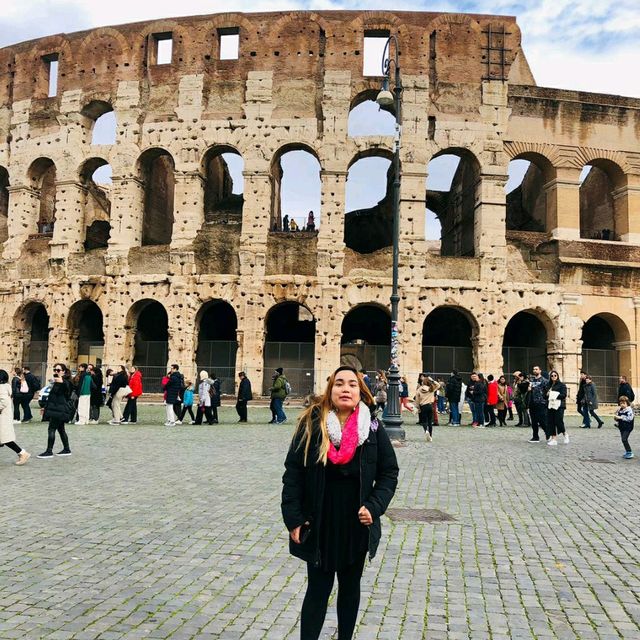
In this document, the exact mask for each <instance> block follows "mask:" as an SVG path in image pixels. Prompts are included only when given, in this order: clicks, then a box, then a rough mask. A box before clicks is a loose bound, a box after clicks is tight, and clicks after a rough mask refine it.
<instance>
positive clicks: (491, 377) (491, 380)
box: [487, 373, 493, 382]
mask: <svg viewBox="0 0 640 640" xmlns="http://www.w3.org/2000/svg"><path fill="white" fill-rule="evenodd" d="M487 380H488V381H489V382H493V374H491V373H490V374H489V375H488V376H487Z"/></svg>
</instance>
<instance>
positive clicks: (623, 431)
mask: <svg viewBox="0 0 640 640" xmlns="http://www.w3.org/2000/svg"><path fill="white" fill-rule="evenodd" d="M618 429H620V438H622V445H623V446H624V450H625V451H626V452H627V453H629V451H631V445H630V444H629V436H630V435H631V432H632V431H633V422H632V423H631V424H629V423H628V422H622V421H620V423H619V424H618ZM8 446H9V443H7V447H8ZM14 451H15V449H14Z"/></svg>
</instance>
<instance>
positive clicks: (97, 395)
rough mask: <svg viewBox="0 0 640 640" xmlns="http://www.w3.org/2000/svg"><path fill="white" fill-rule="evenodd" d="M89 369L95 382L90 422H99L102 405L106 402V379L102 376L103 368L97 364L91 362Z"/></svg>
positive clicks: (92, 392)
mask: <svg viewBox="0 0 640 640" xmlns="http://www.w3.org/2000/svg"><path fill="white" fill-rule="evenodd" d="M88 369H89V373H91V375H92V377H93V384H94V386H93V387H92V388H91V400H90V406H89V418H90V420H89V423H90V424H98V422H99V420H100V407H101V406H102V405H103V404H104V396H103V395H102V385H103V384H104V379H103V377H102V369H101V368H100V367H98V366H97V365H96V366H93V365H92V364H90V365H89V367H88Z"/></svg>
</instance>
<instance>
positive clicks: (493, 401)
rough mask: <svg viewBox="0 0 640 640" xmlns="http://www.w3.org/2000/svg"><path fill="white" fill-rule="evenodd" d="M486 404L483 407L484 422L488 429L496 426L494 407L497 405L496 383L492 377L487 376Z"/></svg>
mask: <svg viewBox="0 0 640 640" xmlns="http://www.w3.org/2000/svg"><path fill="white" fill-rule="evenodd" d="M487 382H488V384H487V404H486V405H485V416H484V417H485V422H488V423H489V426H490V427H495V426H496V411H495V409H496V405H497V404H498V382H497V381H496V380H495V379H494V377H493V376H492V375H489V376H487Z"/></svg>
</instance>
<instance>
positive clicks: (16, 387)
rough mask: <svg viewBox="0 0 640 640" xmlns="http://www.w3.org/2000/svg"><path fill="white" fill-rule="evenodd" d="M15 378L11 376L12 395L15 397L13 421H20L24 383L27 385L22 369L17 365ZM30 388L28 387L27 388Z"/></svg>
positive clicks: (14, 371)
mask: <svg viewBox="0 0 640 640" xmlns="http://www.w3.org/2000/svg"><path fill="white" fill-rule="evenodd" d="M13 374H14V375H13V378H11V397H12V399H13V421H14V422H20V404H21V402H20V401H21V399H22V391H21V389H22V388H23V384H24V385H26V384H27V383H26V381H25V379H24V375H23V373H22V369H21V368H20V367H16V368H15V369H14V370H13ZM27 390H28V388H27Z"/></svg>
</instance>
